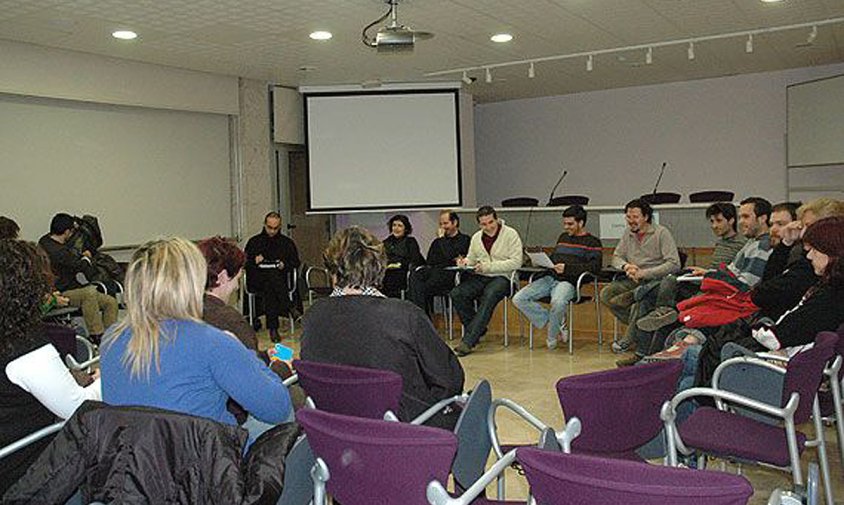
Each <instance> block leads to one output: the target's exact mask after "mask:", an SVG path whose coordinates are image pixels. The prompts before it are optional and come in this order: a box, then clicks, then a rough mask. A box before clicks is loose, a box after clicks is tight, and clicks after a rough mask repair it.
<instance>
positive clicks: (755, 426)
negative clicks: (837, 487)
mask: <svg viewBox="0 0 844 505" xmlns="http://www.w3.org/2000/svg"><path fill="white" fill-rule="evenodd" d="M837 342H838V336H837V335H836V334H834V333H832V332H821V333H819V334H818V336H817V338H816V339H815V345H814V347H812V348H811V349H809V350H806V351H803V352H801V353H799V354H797V355H795V356H794V357H793V358H791V359H790V360H789V362H788V368H787V369H783V368H781V367H778V366H776V365H774V364H772V363H769V362H767V361H763V360H761V359H758V358H753V357H739V358H731V359H729V360H726V361H725V362H724V363H722V364H721V365H720V366H719V370H722V369H723V368H726V367H729V366H734V365H735V364H739V363H740V364H742V365H758V366H760V367H765V368H768V369H770V370H775V371H779V372H780V373H783V374H784V375H785V377H784V383H783V391H782V402H781V405H769V404H767V403H763V402H760V401H757V400H753V399H750V398H747V397H745V396H742V395H739V394H737V393H733V392H730V391H726V390H723V389H718V388H717V380H715V379H714V378H713V387H712V388H691V389H687V390H685V391H682V392H680V393H678V394H677V395H676V396H675V397H674V398H673V399H672V400H670V401H668V402H666V403H665V405H664V406H663V408H662V419H663V421H664V422H665V430H666V434H667V435H668V460H669V464H671V465H672V466H676V465H677V451H678V450H679V451H680V452H682V453H683V454H685V455H690V454H692V452H694V451H699V452H701V453H705V454H714V455H718V456H721V457H733V458H736V459H738V460H741V461H757V462H761V463H765V464H768V465H773V466H776V467H780V468H785V469H788V468H789V467H790V471H791V473H792V476H793V480H794V485H795V486H802V485H803V474H802V470H801V467H800V455H801V454H802V452H803V451H804V450H805V449H806V447H817V449H818V459H819V461H820V467H821V477H822V479H823V484H824V491H825V495H826V502H827V503H828V504H830V505H831V504H832V503H833V499H832V486H831V483H830V475H829V463H828V461H827V456H826V445H825V441H824V429H823V423H822V421H821V415H820V406H819V404H818V400H817V392H818V387H819V386H820V384H821V381H822V380H823V375H824V370H825V368H826V365H827V363H828V362H829V361H830V359H831V358H832V357H833V355H834V352H835V346H836V344H837ZM718 375H719V371H718V370H716V377H717V376H718ZM697 396H708V397H710V398H713V399H715V400H716V402H717V403H718V406H719V408H718V409H716V408H711V407H701V408H698V409H697V410H695V412H694V413H693V414H692V415H691V416H690V417H689V418H688V419H686V421H685V422H683V424H681V425H680V426H679V427H677V426H676V424H675V419H676V414H677V412H676V409H677V405H679V404H680V403H681V402H683V401H685V400H687V399H689V398H693V397H697ZM725 402H726V403H728V404H730V405H736V406H739V407H742V408H745V409H752V410H755V411H758V412H761V413H763V414H766V415H768V416H771V417H776V418H779V419H781V420H782V424H783V425H782V426H774V425H771V424H768V423H765V422H763V421H760V420H756V419H752V418H749V417H746V416H744V415H741V414H738V413H734V412H731V411H729V410H726V408H727V406H726V405H724V403H725ZM810 417H814V428H815V434H816V437H817V438H816V439H815V440H809V439H808V437H807V436H806V435H805V434H803V433H801V432H799V431H797V429H796V428H795V426H796V425H798V424H802V423H805V422H808V421H809V419H810Z"/></svg>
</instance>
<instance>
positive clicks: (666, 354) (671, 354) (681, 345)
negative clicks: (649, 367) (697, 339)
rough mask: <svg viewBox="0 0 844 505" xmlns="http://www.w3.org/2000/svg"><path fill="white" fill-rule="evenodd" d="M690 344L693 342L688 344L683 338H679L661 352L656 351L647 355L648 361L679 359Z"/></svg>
mask: <svg viewBox="0 0 844 505" xmlns="http://www.w3.org/2000/svg"><path fill="white" fill-rule="evenodd" d="M690 345H693V344H690V343H688V342H686V341H685V340H681V341H679V342H677V343H676V344H674V345H672V346H671V347H669V348H668V349H666V350H664V351H662V352H658V353H656V354H654V355H652V356H648V361H665V360H669V359H680V358H682V357H683V353H684V352H686V349H688V348H689V346H690Z"/></svg>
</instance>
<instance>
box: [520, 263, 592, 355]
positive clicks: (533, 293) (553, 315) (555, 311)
mask: <svg viewBox="0 0 844 505" xmlns="http://www.w3.org/2000/svg"><path fill="white" fill-rule="evenodd" d="M547 296H550V297H551V308H550V309H547V310H546V309H545V307H543V306H542V305H541V304H540V303H539V302H538V301H537V300H540V299H542V298H545V297H547ZM575 296H577V290H576V289H575V287H574V286H573V285H572V284H571V283H570V282H567V281H558V280H557V279H555V278H554V276H552V275H546V276H545V277H540V278H539V279H536V280H535V281H533V282H531V283H530V284H528V285H527V286H525V287H524V288H522V289H520V290H519V292H518V293H516V295H515V296H514V297H513V305H515V306H516V307H517V308H518V309H519V310H520V311H521V312H522V314H524V315H525V316H527V318H528V319H529V320H530V324H532V325H534V326H535V327H537V328H542V327H543V326H545V325H546V324H547V325H548V345H553V344H555V343H556V342H557V335H559V333H560V328H561V327H562V325H563V324H564V323H565V320H566V309H567V308H568V304H569V302H570V301H571V300H573V299H574V297H575ZM569 338H571V336H569Z"/></svg>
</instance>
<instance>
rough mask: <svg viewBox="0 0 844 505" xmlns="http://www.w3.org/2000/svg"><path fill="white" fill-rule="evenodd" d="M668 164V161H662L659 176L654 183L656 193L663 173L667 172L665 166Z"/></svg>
mask: <svg viewBox="0 0 844 505" xmlns="http://www.w3.org/2000/svg"><path fill="white" fill-rule="evenodd" d="M666 165H668V162H666V161H663V162H662V168H661V169H660V171H659V177H657V178H656V184H654V191H653V194H654V195H655V194H656V189H657V188H658V187H659V181H661V180H662V174H664V173H665V166H666Z"/></svg>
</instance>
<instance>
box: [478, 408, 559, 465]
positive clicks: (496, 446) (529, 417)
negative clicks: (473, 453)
mask: <svg viewBox="0 0 844 505" xmlns="http://www.w3.org/2000/svg"><path fill="white" fill-rule="evenodd" d="M500 407H504V408H506V409H507V410H509V411H511V412H513V413H514V414H516V415H517V416H518V417H520V418H521V419H522V420H524V421H526V422H527V423H528V424H530V425H531V426H533V427H534V428H536V430H537V431H539V432H541V431H542V430H545V429H547V428H548V425H546V424H545V423H543V422H542V421H541V420H540V419H539V418H538V417H536V416H534V415H533V414H531V413H530V412H529V411H528V410H527V409H525V408H524V407H522V406H521V405H519V404H518V403H516V402H514V401H513V400H508V399H507V398H498V399H495V400H493V401H492V404H491V405H490V407H489V412H488V413H487V429H488V430H489V438H490V439H491V440H492V448H493V450H494V451H495V455H496V457H497V458H499V459H500V458H503V457H504V452H503V451H502V450H501V442H499V440H498V433H497V430H496V424H495V413H496V412H497V411H498V409H499V408H500Z"/></svg>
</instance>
